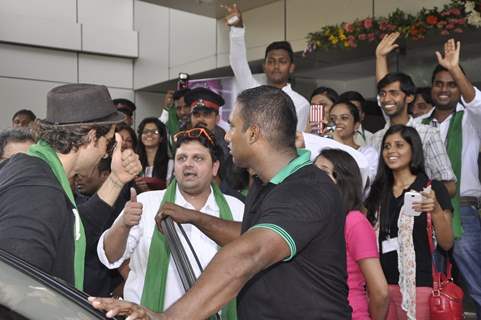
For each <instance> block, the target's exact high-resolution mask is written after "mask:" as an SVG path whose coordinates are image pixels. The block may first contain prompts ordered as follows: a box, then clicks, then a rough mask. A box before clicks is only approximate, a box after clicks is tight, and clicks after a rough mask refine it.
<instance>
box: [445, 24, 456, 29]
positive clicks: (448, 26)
mask: <svg viewBox="0 0 481 320" xmlns="http://www.w3.org/2000/svg"><path fill="white" fill-rule="evenodd" d="M454 28H455V25H454V24H452V23H449V24H447V25H446V29H448V30H452V29H454Z"/></svg>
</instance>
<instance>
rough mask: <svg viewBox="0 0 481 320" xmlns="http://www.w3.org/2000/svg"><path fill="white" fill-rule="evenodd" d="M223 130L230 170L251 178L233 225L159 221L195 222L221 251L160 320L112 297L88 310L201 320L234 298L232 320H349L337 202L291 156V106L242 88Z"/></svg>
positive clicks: (329, 186) (267, 90)
mask: <svg viewBox="0 0 481 320" xmlns="http://www.w3.org/2000/svg"><path fill="white" fill-rule="evenodd" d="M230 122H231V129H230V131H229V132H228V133H227V134H226V140H227V142H228V143H229V147H230V149H231V153H232V155H233V159H234V162H235V163H236V164H237V165H238V166H240V167H245V168H251V169H253V170H254V171H255V172H256V173H257V178H256V181H255V183H254V185H253V187H252V188H251V190H250V191H249V194H248V197H247V202H246V208H245V213H244V221H243V222H242V225H241V224H240V223H236V222H231V221H224V220H221V219H217V218H213V217H211V216H209V215H207V214H203V213H199V212H195V211H191V210H186V209H183V208H179V207H174V206H172V205H170V204H169V205H168V209H167V208H165V207H164V208H161V209H160V212H161V215H160V216H159V217H158V218H159V219H161V218H163V217H165V216H167V215H168V216H171V217H172V218H174V220H176V221H177V222H179V223H191V224H194V225H195V226H196V227H198V228H199V229H200V230H202V231H203V232H204V233H205V234H206V235H208V236H209V237H210V238H212V239H213V240H215V241H216V242H217V243H218V244H219V245H220V246H223V249H222V250H220V251H219V253H218V254H217V255H216V256H215V257H214V259H213V260H212V261H211V263H210V264H209V265H208V267H207V268H206V269H205V271H204V273H203V274H202V275H201V277H200V278H199V279H198V281H197V282H196V284H195V285H194V287H192V288H191V289H190V290H189V291H188V292H187V293H186V295H185V296H184V297H183V298H181V299H180V300H179V301H177V302H176V303H175V304H174V305H172V306H171V307H170V308H169V309H167V310H166V311H165V313H163V314H160V315H159V314H152V313H151V312H149V311H148V310H146V309H145V308H143V307H140V306H137V305H133V304H130V303H128V302H123V301H115V300H112V299H95V300H93V301H92V304H93V305H94V307H96V308H99V309H106V310H110V313H109V315H114V314H117V313H118V314H124V315H133V317H132V318H133V319H149V318H158V319H206V318H208V317H209V316H210V315H212V314H213V313H215V312H216V311H218V310H219V309H220V308H221V307H222V306H223V305H224V304H226V303H227V302H228V301H229V300H230V299H232V298H233V297H235V296H236V295H237V311H238V318H239V319H350V318H351V310H350V307H349V305H348V302H347V285H346V278H347V275H346V259H345V243H344V216H345V215H344V214H343V212H342V208H341V207H342V206H341V205H340V204H341V197H340V195H339V193H338V191H337V189H336V187H335V185H334V184H333V183H332V181H331V180H330V179H329V177H328V176H327V175H325V174H324V173H323V172H322V171H320V170H318V169H317V168H316V167H314V166H313V165H312V163H311V162H310V160H309V156H310V155H309V152H308V151H304V150H299V151H296V149H295V145H294V142H295V128H296V122H297V117H296V113H295V108H294V105H293V103H292V100H291V99H290V98H289V96H287V95H286V94H285V93H283V92H282V91H281V90H279V89H276V88H274V87H269V86H261V87H257V88H253V89H248V90H246V91H244V92H242V93H241V94H240V95H239V96H238V98H237V102H236V104H235V107H234V110H233V112H232V114H231V119H230ZM227 316H228V315H227ZM227 318H229V317H227ZM129 319H130V318H129Z"/></svg>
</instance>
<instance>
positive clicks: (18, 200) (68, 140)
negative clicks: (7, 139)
mask: <svg viewBox="0 0 481 320" xmlns="http://www.w3.org/2000/svg"><path fill="white" fill-rule="evenodd" d="M124 117H125V116H124V115H123V114H122V113H120V112H118V111H116V109H115V107H114V105H113V103H112V99H111V97H110V94H109V92H108V90H107V88H106V87H105V86H100V85H91V84H68V85H63V86H60V87H56V88H54V89H52V90H51V91H50V92H49V93H48V94H47V117H46V118H45V119H44V120H37V121H36V123H35V125H34V134H35V136H36V138H37V139H38V142H37V143H36V144H34V145H32V146H31V147H30V148H29V150H28V154H18V155H16V156H14V157H12V158H11V159H9V160H8V161H6V162H5V163H2V167H1V169H0V248H1V249H4V250H6V251H8V252H10V253H12V254H14V255H16V256H18V257H20V258H22V259H24V260H26V261H27V262H30V263H31V264H33V265H34V266H36V267H38V268H40V269H41V270H43V271H45V272H47V273H49V274H51V275H53V276H56V277H58V278H61V279H63V280H65V281H67V282H69V283H72V284H75V287H76V288H78V289H80V290H81V289H82V288H83V277H84V265H85V262H84V259H85V250H86V246H92V245H94V246H95V245H96V244H95V243H91V241H92V239H93V238H94V237H90V236H89V237H86V236H85V235H86V234H91V233H94V232H95V230H96V228H99V225H101V224H102V223H104V222H105V221H102V219H105V218H103V217H106V218H107V219H108V217H109V212H111V210H112V209H111V206H112V204H113V203H114V201H115V200H116V198H117V196H118V194H119V193H120V190H121V189H122V187H123V186H124V184H125V183H126V182H128V181H130V180H131V179H133V177H135V176H136V175H137V174H138V173H139V171H140V169H141V166H140V162H139V161H138V157H137V155H135V153H133V152H132V150H125V151H123V152H122V151H121V150H120V149H121V148H120V146H121V142H122V138H121V136H120V135H118V134H115V140H114V132H115V125H116V124H117V123H120V122H122V121H123V120H124ZM114 142H116V143H117V146H116V147H115V150H113V153H112V172H111V174H110V175H109V177H108V179H107V180H106V182H105V183H104V185H103V186H102V187H101V188H100V190H99V191H98V192H97V195H96V196H94V197H92V199H91V200H90V201H89V204H88V206H86V207H83V208H87V207H88V208H89V209H88V210H85V211H83V209H82V207H77V205H76V203H75V199H74V196H73V192H72V189H71V187H70V184H69V179H71V178H73V177H74V176H75V175H76V174H84V175H89V174H91V173H92V171H93V170H95V168H96V166H97V164H98V162H99V161H100V160H101V159H102V158H103V157H105V156H106V155H108V153H109V150H108V149H109V146H110V147H113V146H114ZM79 212H80V214H79ZM93 241H95V240H93Z"/></svg>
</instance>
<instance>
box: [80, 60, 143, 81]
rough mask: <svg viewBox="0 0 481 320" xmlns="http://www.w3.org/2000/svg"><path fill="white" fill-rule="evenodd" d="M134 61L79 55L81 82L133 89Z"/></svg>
mask: <svg viewBox="0 0 481 320" xmlns="http://www.w3.org/2000/svg"><path fill="white" fill-rule="evenodd" d="M132 69H133V68H132V60H131V59H127V58H112V57H106V56H98V55H92V54H80V55H79V82H81V83H95V84H103V85H106V86H108V87H115V88H125V89H132V87H133V86H132V76H133V70H132Z"/></svg>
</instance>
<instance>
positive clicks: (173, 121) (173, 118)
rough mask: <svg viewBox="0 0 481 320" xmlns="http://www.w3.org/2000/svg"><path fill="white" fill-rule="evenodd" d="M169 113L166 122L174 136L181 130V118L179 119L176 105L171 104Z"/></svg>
mask: <svg viewBox="0 0 481 320" xmlns="http://www.w3.org/2000/svg"><path fill="white" fill-rule="evenodd" d="M167 113H168V114H169V119H168V120H167V122H166V123H165V126H166V127H167V130H168V131H169V134H170V135H171V136H173V135H174V134H175V133H177V131H179V119H177V110H176V109H175V107H174V106H171V107H170V108H169V109H168V110H167Z"/></svg>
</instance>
